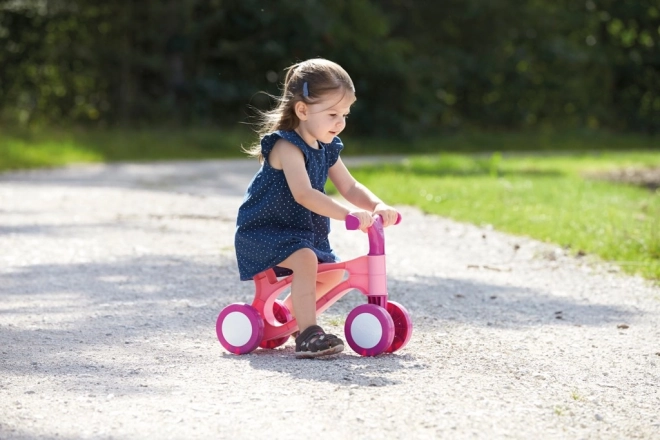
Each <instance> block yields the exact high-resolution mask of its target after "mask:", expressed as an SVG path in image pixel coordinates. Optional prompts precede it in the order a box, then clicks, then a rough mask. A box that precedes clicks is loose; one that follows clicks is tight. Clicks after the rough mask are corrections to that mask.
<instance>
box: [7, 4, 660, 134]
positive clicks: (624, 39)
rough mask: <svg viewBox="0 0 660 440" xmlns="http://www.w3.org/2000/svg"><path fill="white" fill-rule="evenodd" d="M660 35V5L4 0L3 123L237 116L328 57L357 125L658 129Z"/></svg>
mask: <svg viewBox="0 0 660 440" xmlns="http://www.w3.org/2000/svg"><path fill="white" fill-rule="evenodd" d="M659 43H660V0H636V1H634V2H629V1H620V0H619V1H617V0H587V1H572V0H552V1H549V0H490V1H488V2H484V1H478V0H444V1H442V2H432V1H424V0H382V1H377V0H335V1H332V2H329V1H320V0H308V1H290V0H272V1H265V0H264V1H259V0H229V1H224V0H141V1H139V2H135V1H129V0H116V1H112V2H96V1H91V0H0V48H1V49H0V66H2V68H1V69H0V122H2V123H3V125H5V126H9V125H13V126H16V125H22V126H40V125H54V124H55V125H65V126H70V125H83V126H85V125H87V126H94V127H98V126H107V127H117V126H119V127H146V126H164V125H167V126H181V127H186V126H199V125H205V126H232V125H235V124H236V123H237V122H240V121H246V120H247V119H248V115H249V113H250V112H249V109H248V105H252V106H255V107H257V108H265V107H268V106H269V104H270V103H269V98H268V96H267V95H266V94H263V93H259V92H260V91H265V92H267V93H271V94H277V93H278V82H279V81H281V80H282V78H283V71H282V69H284V68H285V67H286V66H288V65H290V64H292V63H294V62H296V61H299V60H303V59H306V58H310V57H315V56H321V57H325V58H329V59H332V60H334V61H337V62H339V63H340V64H342V65H343V66H344V67H345V68H346V69H347V70H348V71H349V73H350V74H351V76H352V77H353V79H354V81H355V83H356V87H357V90H358V102H357V104H356V106H355V108H354V110H353V112H352V116H351V118H352V119H353V120H352V121H351V124H349V128H348V130H349V131H350V132H352V133H355V134H366V135H369V134H382V135H397V136H404V137H412V136H414V135H417V134H424V133H435V132H438V131H440V130H443V131H447V130H461V129H464V128H472V127H479V128H484V129H489V130H490V129H506V130H509V129H521V128H523V129H526V128H578V129H581V128H592V129H595V128H605V129H608V130H613V131H634V132H640V133H657V132H658V130H659V129H660V50H659V48H658V44H659Z"/></svg>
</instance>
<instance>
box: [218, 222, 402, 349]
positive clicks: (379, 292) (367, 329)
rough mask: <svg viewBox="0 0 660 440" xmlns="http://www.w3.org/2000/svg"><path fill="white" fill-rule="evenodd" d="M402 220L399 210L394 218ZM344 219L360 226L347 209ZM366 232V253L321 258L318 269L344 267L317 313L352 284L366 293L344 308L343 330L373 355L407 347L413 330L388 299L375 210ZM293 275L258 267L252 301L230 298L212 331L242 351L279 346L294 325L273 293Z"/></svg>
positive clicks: (318, 304) (352, 344)
mask: <svg viewBox="0 0 660 440" xmlns="http://www.w3.org/2000/svg"><path fill="white" fill-rule="evenodd" d="M400 221H401V215H399V217H398V219H397V222H396V224H398V223H399V222H400ZM345 223H346V229H348V230H356V229H358V228H359V226H360V221H359V220H358V219H357V217H354V216H351V215H349V216H348V217H347V218H346V222H345ZM367 233H368V237H369V254H368V255H364V256H361V257H358V258H355V259H353V260H350V261H344V262H339V263H322V264H319V266H318V273H325V272H330V271H342V273H343V274H344V277H343V278H345V279H343V280H342V281H340V282H339V283H338V284H337V285H336V286H334V287H333V288H331V289H330V290H329V291H328V292H327V293H326V294H325V295H323V296H322V297H321V298H319V299H318V300H317V301H316V316H319V315H320V314H321V313H323V312H324V311H325V310H326V309H328V307H330V306H331V305H332V304H334V303H335V302H337V300H339V299H340V298H341V297H343V296H344V295H345V294H346V293H348V292H349V291H350V290H352V289H357V290H359V291H360V292H362V293H363V294H364V295H366V297H367V304H362V305H360V306H358V307H356V308H354V309H353V310H352V311H351V312H350V313H349V314H348V317H347V318H346V323H345V325H344V334H345V336H346V340H347V342H348V345H349V346H350V347H351V348H352V349H353V350H354V351H355V352H356V353H358V354H360V355H362V356H376V355H378V354H381V353H383V352H386V353H392V352H395V351H397V350H399V349H401V348H403V347H405V345H406V344H407V343H408V341H409V340H410V336H411V335H412V321H411V320H410V315H409V314H408V311H407V310H406V309H405V308H404V307H403V306H402V305H401V304H398V303H396V302H394V301H388V295H387V273H386V270H385V269H386V268H385V234H384V228H383V221H382V218H381V217H380V216H379V215H376V216H375V217H374V222H373V224H372V226H371V227H370V228H369V229H368V231H367ZM346 274H348V277H346V276H345V275H346ZM294 276H295V274H294V275H289V276H286V277H283V278H281V279H279V280H278V279H277V277H276V275H275V271H274V270H273V269H268V270H266V271H264V272H261V273H259V274H257V275H255V277H254V284H255V295H254V300H253V301H252V304H251V305H248V304H244V303H234V304H230V305H228V306H227V307H225V308H224V309H222V311H221V312H220V314H219V315H218V319H217V322H216V333H217V335H218V339H219V340H220V344H222V346H223V347H224V348H225V349H226V350H227V351H229V352H231V353H234V354H245V353H250V352H251V351H253V350H254V349H256V348H257V347H261V348H275V347H279V346H280V345H283V344H284V343H285V342H286V341H287V340H288V339H289V336H291V335H292V334H293V333H294V332H296V331H297V330H298V324H297V322H296V320H295V319H294V318H292V315H291V312H290V311H289V309H288V308H287V307H286V306H285V305H284V302H282V301H280V300H278V299H277V297H278V296H279V295H280V294H281V293H283V291H284V290H285V289H287V288H288V287H289V286H290V285H291V281H292V279H293V277H294Z"/></svg>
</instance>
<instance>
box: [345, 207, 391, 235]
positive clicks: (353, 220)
mask: <svg viewBox="0 0 660 440" xmlns="http://www.w3.org/2000/svg"><path fill="white" fill-rule="evenodd" d="M376 222H378V223H379V224H381V225H382V222H383V219H382V218H381V216H380V215H378V214H376V215H375V216H374V225H375V224H376ZM344 223H345V224H346V229H347V230H349V231H355V230H356V229H359V228H360V219H358V218H357V217H356V216H354V215H351V214H348V215H347V216H346V220H344ZM399 223H401V213H399V212H397V213H396V221H395V222H394V224H395V225H398V224H399ZM371 227H373V225H372V226H371Z"/></svg>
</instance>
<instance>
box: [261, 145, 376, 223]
mask: <svg viewBox="0 0 660 440" xmlns="http://www.w3.org/2000/svg"><path fill="white" fill-rule="evenodd" d="M269 164H271V166H273V167H274V168H278V169H280V167H281V169H282V171H284V177H285V178H286V182H287V184H288V185H289V189H290V190H291V193H292V194H293V198H294V199H295V201H296V202H297V203H299V204H301V205H302V206H304V207H305V208H307V209H309V210H310V211H313V212H315V213H317V214H320V215H324V216H326V217H330V218H333V219H335V220H345V219H346V216H347V215H348V214H353V215H354V216H356V217H357V218H358V219H360V229H362V230H366V228H368V227H369V226H371V224H372V223H373V218H372V217H371V215H370V214H369V213H367V212H364V211H356V212H351V210H349V209H348V208H347V207H345V206H344V205H342V204H341V203H339V202H337V201H336V200H334V199H332V198H330V197H328V196H327V195H325V194H323V193H322V192H320V191H317V190H315V189H314V188H312V184H311V182H310V181H309V176H308V175H307V170H306V169H305V157H304V156H303V153H302V151H300V149H299V148H298V147H296V146H295V145H293V144H291V143H289V142H287V141H284V140H279V141H277V143H276V144H275V146H274V147H273V150H272V151H271V153H270V155H269Z"/></svg>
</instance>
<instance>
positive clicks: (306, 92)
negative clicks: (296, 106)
mask: <svg viewBox="0 0 660 440" xmlns="http://www.w3.org/2000/svg"><path fill="white" fill-rule="evenodd" d="M303 96H304V97H305V98H307V97H308V96H309V88H308V87H307V81H305V82H304V83H303Z"/></svg>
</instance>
